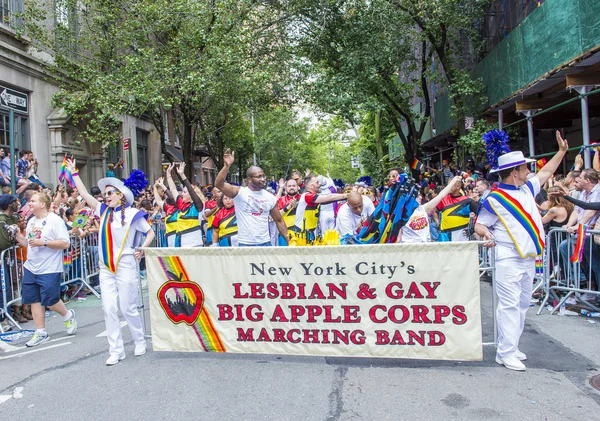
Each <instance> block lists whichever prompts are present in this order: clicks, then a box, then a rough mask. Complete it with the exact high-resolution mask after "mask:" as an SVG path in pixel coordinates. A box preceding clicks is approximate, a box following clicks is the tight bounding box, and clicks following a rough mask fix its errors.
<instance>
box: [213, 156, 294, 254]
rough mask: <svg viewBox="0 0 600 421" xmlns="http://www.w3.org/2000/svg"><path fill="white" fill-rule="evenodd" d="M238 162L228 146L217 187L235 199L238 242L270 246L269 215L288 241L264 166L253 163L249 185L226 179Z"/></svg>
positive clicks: (247, 172) (216, 183) (247, 174)
mask: <svg viewBox="0 0 600 421" xmlns="http://www.w3.org/2000/svg"><path fill="white" fill-rule="evenodd" d="M234 161H235V153H234V152H230V151H229V149H227V150H226V151H225V156H224V157H223V163H224V165H223V168H222V169H221V171H219V174H218V175H217V179H216V180H215V186H216V187H217V188H218V189H219V190H221V192H223V194H224V195H225V196H229V197H231V198H233V203H234V206H235V216H236V218H237V225H238V245H239V246H240V247H247V246H271V245H272V243H271V236H270V233H269V216H271V218H272V219H273V221H274V222H275V225H276V226H277V230H278V231H279V234H281V236H282V237H283V238H284V239H285V240H286V241H287V240H288V229H287V227H286V225H285V222H283V219H282V218H281V213H279V209H278V208H277V199H276V198H275V196H273V195H272V194H271V193H269V192H267V191H266V190H265V188H266V187H267V177H266V176H265V172H264V171H263V170H262V168H260V167H257V166H254V165H253V166H251V167H250V168H248V170H247V171H246V177H247V179H248V187H239V186H233V185H231V184H229V183H227V182H226V181H225V178H226V177H227V173H228V172H229V168H230V167H231V165H232V164H233V162H234Z"/></svg>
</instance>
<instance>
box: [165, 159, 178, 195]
mask: <svg viewBox="0 0 600 421" xmlns="http://www.w3.org/2000/svg"><path fill="white" fill-rule="evenodd" d="M173 167H175V164H170V165H169V166H168V167H167V173H166V176H167V185H168V186H169V191H170V192H171V195H172V196H173V200H175V201H176V200H177V196H178V195H179V193H178V192H177V186H176V185H175V182H174V181H173V173H172V171H173Z"/></svg>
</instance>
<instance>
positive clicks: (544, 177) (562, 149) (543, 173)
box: [536, 130, 569, 186]
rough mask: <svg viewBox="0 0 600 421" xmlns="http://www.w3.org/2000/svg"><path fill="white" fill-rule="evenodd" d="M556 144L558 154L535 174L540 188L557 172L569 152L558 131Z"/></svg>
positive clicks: (567, 145) (564, 140)
mask: <svg viewBox="0 0 600 421" xmlns="http://www.w3.org/2000/svg"><path fill="white" fill-rule="evenodd" d="M556 143H558V152H557V153H556V154H555V155H554V156H553V157H552V159H551V160H550V161H549V162H548V163H547V164H546V165H544V166H543V167H542V169H541V170H540V171H539V172H538V173H537V174H536V177H537V178H538V180H540V186H543V185H544V184H546V182H547V181H548V180H549V179H550V177H552V174H554V171H556V170H557V168H558V166H559V165H560V163H561V162H562V160H563V158H564V156H565V154H566V153H567V151H568V150H569V144H568V143H567V141H566V139H563V138H562V136H561V135H560V132H559V131H558V130H557V131H556Z"/></svg>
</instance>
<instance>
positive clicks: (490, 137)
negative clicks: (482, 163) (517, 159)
mask: <svg viewBox="0 0 600 421" xmlns="http://www.w3.org/2000/svg"><path fill="white" fill-rule="evenodd" d="M482 139H483V143H484V145H485V153H486V155H487V160H488V164H490V166H491V167H492V168H496V167H497V166H498V158H499V157H500V155H504V154H505V153H508V152H510V148H509V147H508V134H506V132H505V131H504V130H498V129H494V130H490V131H489V132H487V133H485V134H484V135H483V136H482Z"/></svg>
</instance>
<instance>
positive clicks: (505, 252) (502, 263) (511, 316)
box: [475, 131, 569, 371]
mask: <svg viewBox="0 0 600 421" xmlns="http://www.w3.org/2000/svg"><path fill="white" fill-rule="evenodd" d="M496 134H497V135H499V136H504V137H505V138H506V140H507V137H506V135H505V134H504V133H503V132H497V133H496ZM556 141H557V143H558V149H559V150H558V153H557V154H556V155H554V157H553V158H552V159H551V160H550V162H548V163H547V164H546V165H545V166H544V167H543V168H542V169H541V170H540V171H539V172H538V173H537V174H536V175H535V177H532V178H530V179H529V180H528V179H527V174H529V169H528V168H527V164H528V163H530V162H534V161H535V160H533V159H527V158H525V157H524V156H523V153H522V152H520V151H515V152H508V153H505V154H503V155H501V156H499V157H498V160H497V163H496V164H495V165H494V166H493V169H492V171H493V172H496V173H498V174H499V175H500V178H501V180H502V182H501V183H500V184H499V186H498V187H497V188H495V189H493V190H492V191H491V192H490V194H489V195H488V197H487V198H486V199H485V201H484V202H483V203H482V206H481V209H480V211H479V215H478V217H477V222H476V224H475V232H476V233H477V234H478V235H479V236H481V237H482V238H483V239H484V240H485V244H484V245H486V246H488V247H491V246H494V245H495V246H496V248H495V253H496V283H495V285H494V287H495V290H496V293H497V295H498V308H497V309H496V320H497V324H498V344H497V349H496V362H497V363H498V364H501V365H504V366H505V367H506V368H509V369H511V370H517V371H525V369H526V368H525V364H523V362H522V361H524V360H526V359H527V356H526V355H525V354H524V353H523V352H521V351H520V350H519V349H518V347H519V339H520V337H521V334H522V333H523V327H524V325H525V316H526V314H527V310H528V309H529V304H530V299H531V290H532V286H533V278H534V276H535V258H536V256H538V255H540V254H542V252H543V249H544V228H543V226H542V218H541V216H540V214H539V211H538V210H537V207H536V203H535V196H536V195H537V194H538V193H539V192H540V189H541V188H542V186H543V185H544V184H545V183H546V182H547V181H548V180H549V179H550V177H551V176H552V174H554V171H556V169H557V168H558V166H559V165H560V163H561V161H562V159H563V157H564V156H565V154H566V152H567V150H568V149H569V146H568V144H567V141H566V140H564V139H563V138H562V137H561V135H560V133H559V132H558V131H557V132H556ZM488 146H489V144H488ZM486 147H487V146H486ZM490 149H494V150H499V148H497V147H496V148H489V147H488V157H490V152H489V151H490ZM491 159H493V158H491Z"/></svg>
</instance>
